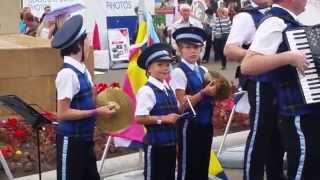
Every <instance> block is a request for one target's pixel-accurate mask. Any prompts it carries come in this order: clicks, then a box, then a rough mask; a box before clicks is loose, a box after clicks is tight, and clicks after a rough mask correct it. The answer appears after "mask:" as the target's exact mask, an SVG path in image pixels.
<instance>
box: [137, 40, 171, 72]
mask: <svg viewBox="0 0 320 180" xmlns="http://www.w3.org/2000/svg"><path fill="white" fill-rule="evenodd" d="M171 52H172V49H171V48H170V47H169V46H168V45H166V44H163V43H157V44H153V45H152V46H150V47H148V48H146V49H144V50H143V51H142V53H141V55H140V56H139V58H138V61H137V63H138V66H139V67H141V68H142V69H147V68H148V67H149V65H150V64H151V63H153V62H155V61H170V62H171V61H172V56H171Z"/></svg>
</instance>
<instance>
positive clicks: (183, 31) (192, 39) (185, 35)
mask: <svg viewBox="0 0 320 180" xmlns="http://www.w3.org/2000/svg"><path fill="white" fill-rule="evenodd" d="M172 36H173V39H174V40H176V42H177V43H179V42H185V43H192V44H196V45H201V46H202V45H203V44H204V42H205V41H206V40H207V37H208V36H207V34H206V32H205V31H204V30H203V29H201V28H198V27H183V28H179V29H177V30H176V31H175V32H173V34H172Z"/></svg>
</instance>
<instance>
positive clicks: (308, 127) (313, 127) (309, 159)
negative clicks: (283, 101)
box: [280, 111, 320, 180]
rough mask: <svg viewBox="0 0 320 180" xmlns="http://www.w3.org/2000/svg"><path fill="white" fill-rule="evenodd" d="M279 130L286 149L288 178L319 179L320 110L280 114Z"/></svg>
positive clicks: (297, 179)
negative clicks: (291, 114) (288, 114)
mask: <svg viewBox="0 0 320 180" xmlns="http://www.w3.org/2000/svg"><path fill="white" fill-rule="evenodd" d="M280 120H281V122H280V130H281V131H280V132H281V135H282V137H283V139H284V145H285V146H284V147H285V149H286V151H287V159H288V171H287V172H288V178H289V179H290V180H291V179H295V180H300V179H301V180H318V179H320V174H319V168H318V164H319V162H320V140H319V137H320V112H319V111H318V112H314V113H309V114H305V115H300V116H281V118H280Z"/></svg>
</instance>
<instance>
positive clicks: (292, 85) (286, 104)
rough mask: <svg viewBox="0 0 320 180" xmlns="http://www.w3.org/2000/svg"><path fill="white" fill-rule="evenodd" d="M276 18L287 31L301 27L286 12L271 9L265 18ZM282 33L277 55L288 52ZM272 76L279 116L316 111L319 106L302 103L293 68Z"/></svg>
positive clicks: (286, 67)
mask: <svg viewBox="0 0 320 180" xmlns="http://www.w3.org/2000/svg"><path fill="white" fill-rule="evenodd" d="M272 16H276V17H279V18H281V19H283V20H284V22H285V23H286V24H287V28H286V29H285V30H284V32H285V31H287V30H288V29H293V28H296V27H299V26H301V24H300V23H299V22H297V21H296V20H295V19H294V18H293V17H292V16H291V15H290V14H289V13H288V12H287V11H285V10H283V9H281V8H278V7H273V8H272V9H271V10H270V11H269V12H268V16H267V17H272ZM284 32H283V42H282V43H281V44H280V46H279V48H278V51H277V53H281V52H285V51H288V50H289V47H288V45H287V44H286V43H285V35H284ZM272 73H273V76H274V77H276V78H275V79H274V81H273V84H274V87H275V90H276V93H277V99H278V103H279V109H280V114H282V115H301V114H305V113H310V112H314V111H318V110H319V109H320V105H319V104H313V105H306V104H304V102H303V96H302V93H301V91H300V89H299V85H298V74H297V70H296V68H295V67H293V66H291V65H286V66H283V67H281V68H278V69H276V70H274V71H272Z"/></svg>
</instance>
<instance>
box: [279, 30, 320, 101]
mask: <svg viewBox="0 0 320 180" xmlns="http://www.w3.org/2000/svg"><path fill="white" fill-rule="evenodd" d="M285 35H286V42H287V44H288V46H289V48H290V49H291V50H299V51H301V52H303V53H304V54H305V56H306V58H307V60H308V62H309V66H308V68H307V69H306V70H305V72H304V74H301V73H300V72H298V71H297V74H298V81H299V85H300V89H301V92H302V94H303V97H304V102H305V103H306V104H313V103H319V102H320V24H319V25H315V26H302V27H299V28H295V29H290V30H288V31H286V32H285Z"/></svg>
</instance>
